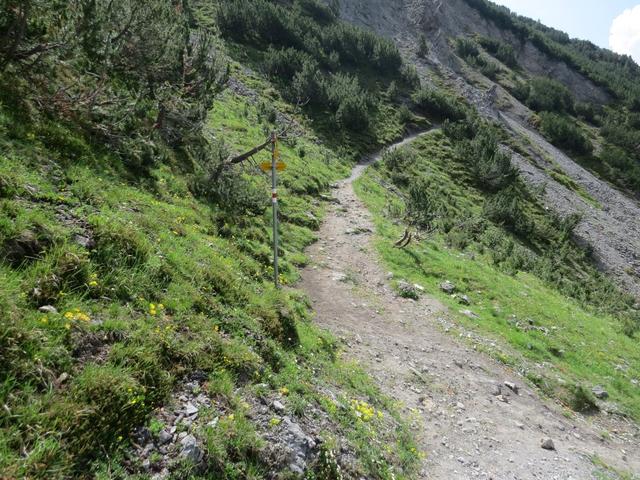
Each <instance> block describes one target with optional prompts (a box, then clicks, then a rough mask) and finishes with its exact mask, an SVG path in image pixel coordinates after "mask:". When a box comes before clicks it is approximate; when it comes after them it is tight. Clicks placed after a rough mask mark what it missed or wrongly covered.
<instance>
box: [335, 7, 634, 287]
mask: <svg viewBox="0 0 640 480" xmlns="http://www.w3.org/2000/svg"><path fill="white" fill-rule="evenodd" d="M472 3H473V2H472ZM341 15H342V17H343V18H344V19H346V20H348V21H350V22H353V23H355V24H358V25H362V26H365V27H367V28H371V29H373V30H375V31H376V32H378V33H379V34H381V35H384V36H386V37H389V38H392V39H393V40H394V41H395V42H396V43H397V45H398V47H399V48H400V50H401V51H402V52H403V54H404V56H405V57H406V58H407V59H410V61H411V62H412V63H413V64H414V65H416V67H417V70H418V72H419V74H420V77H421V79H422V81H423V82H424V83H426V84H437V85H442V84H444V85H446V86H448V87H449V88H451V89H452V90H453V91H455V92H456V93H457V94H459V95H461V96H463V97H464V98H465V99H466V100H468V101H469V102H470V103H472V104H473V105H474V106H476V107H477V109H478V111H479V112H480V113H481V114H482V115H483V116H485V117H486V118H489V119H491V120H493V121H495V122H497V123H499V124H500V125H502V126H503V127H504V128H505V129H506V130H507V131H508V132H509V135H510V136H512V137H513V138H515V139H516V140H515V141H516V142H518V143H521V142H524V144H525V145H526V146H525V149H526V152H527V155H526V157H527V158H524V157H523V156H522V155H520V154H519V153H516V152H514V151H511V155H512V158H513V161H514V163H515V164H517V165H518V167H519V168H520V170H521V171H522V172H523V174H524V175H523V176H524V178H525V179H527V180H528V181H529V182H530V183H531V184H532V185H534V186H537V187H542V188H545V190H546V195H545V200H546V203H547V204H548V206H549V207H550V208H552V209H555V210H557V211H559V212H561V213H562V214H563V215H570V214H578V215H580V216H581V222H580V223H579V225H578V227H577V229H576V231H575V233H576V235H577V236H578V237H579V239H580V241H581V242H583V243H584V244H585V245H588V247H589V248H590V249H592V251H593V254H594V257H595V259H596V261H597V263H598V264H599V265H600V267H601V268H602V270H603V271H606V272H608V273H609V274H611V275H613V276H615V277H616V278H617V279H618V281H619V282H620V284H621V285H623V286H624V288H625V289H627V290H628V291H629V292H632V293H633V294H634V295H636V296H638V295H640V206H639V204H638V196H637V194H633V193H630V192H629V191H623V190H621V189H619V188H617V187H616V186H615V185H612V184H611V183H610V182H608V181H607V179H606V178H602V176H598V175H594V172H593V171H589V169H586V168H584V167H583V166H582V165H581V164H580V162H579V161H576V160H575V159H573V158H572V156H573V155H572V154H571V153H570V152H566V151H562V150H561V149H560V148H558V147H557V146H554V145H553V144H551V143H550V142H549V141H547V139H545V138H543V137H542V135H540V134H539V132H538V131H536V128H535V127H534V125H533V124H532V117H533V116H534V113H535V112H534V111H532V109H531V108H529V106H527V105H526V104H525V103H524V102H523V101H521V100H519V99H517V98H516V97H515V96H514V95H513V93H512V92H511V91H510V90H511V88H510V87H511V86H512V82H513V79H514V78H517V79H525V78H534V77H538V76H545V77H550V78H553V79H556V80H557V81H559V82H561V83H562V84H563V85H565V86H566V87H567V88H568V89H569V91H570V92H571V93H572V94H573V95H574V96H575V98H576V100H577V101H579V102H586V103H589V104H595V105H598V106H606V105H608V104H610V103H611V102H613V101H614V98H613V96H612V95H611V92H609V91H607V89H606V88H604V87H603V86H601V85H598V84H596V83H595V82H594V81H593V80H592V79H590V78H589V77H588V76H586V75H585V74H583V73H581V72H579V71H577V70H576V69H575V68H573V67H572V66H571V65H569V64H568V63H567V62H566V61H563V60H561V59H558V58H554V57H553V56H550V55H549V54H547V53H546V52H544V51H542V50H541V49H540V48H538V47H537V46H536V45H535V44H534V43H533V42H532V41H531V40H530V39H527V40H524V41H523V40H521V39H520V38H519V37H518V36H517V35H516V34H515V33H513V32H512V31H510V30H509V29H506V28H504V27H503V26H500V25H499V24H498V23H497V22H496V21H494V20H492V19H491V18H487V16H486V15H483V14H482V13H481V12H480V11H479V10H478V9H476V8H474V7H473V6H471V4H470V3H469V2H467V1H466V0H451V1H442V0H391V1H383V0H343V1H342V2H341ZM478 37H486V38H490V39H493V40H497V41H498V42H502V43H505V44H508V45H511V46H512V47H513V49H514V54H515V59H516V61H517V65H518V67H517V69H515V72H514V71H512V72H511V73H512V76H511V78H509V79H504V78H502V77H501V78H496V77H493V78H490V76H487V75H483V73H482V71H481V69H479V68H477V66H474V65H469V64H468V62H466V61H465V59H464V58H461V56H460V55H459V52H457V50H456V40H457V39H460V38H478ZM422 41H425V42H426V44H427V45H428V53H427V54H425V55H421V54H420V52H419V50H420V43H421V42H422ZM494 60H497V59H494ZM500 66H501V67H502V68H507V69H508V67H506V66H505V65H504V64H500ZM509 70H511V69H509ZM516 81H518V80H516ZM599 141H600V140H599V139H596V140H595V142H596V143H598V142H599ZM596 148H597V147H596ZM559 170H560V171H561V172H562V173H563V174H562V178H561V179H560V181H559V178H558V171H559ZM567 178H568V179H569V181H568V182H567ZM585 194H586V195H585Z"/></svg>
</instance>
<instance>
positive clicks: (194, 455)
mask: <svg viewBox="0 0 640 480" xmlns="http://www.w3.org/2000/svg"><path fill="white" fill-rule="evenodd" d="M180 444H181V445H182V452H180V455H181V456H183V457H184V458H187V459H189V460H191V461H192V462H193V463H198V462H199V461H200V460H201V459H202V450H200V448H199V447H198V441H197V440H196V437H194V436H193V435H187V436H186V437H184V438H183V439H182V440H181V441H180Z"/></svg>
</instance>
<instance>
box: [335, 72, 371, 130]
mask: <svg viewBox="0 0 640 480" xmlns="http://www.w3.org/2000/svg"><path fill="white" fill-rule="evenodd" d="M325 91H326V96H327V101H328V102H329V105H331V106H332V107H333V108H334V109H335V112H336V114H335V115H336V121H337V122H338V124H340V125H342V126H343V127H345V128H348V129H350V130H358V131H363V130H366V129H367V127H368V126H369V115H368V109H369V101H368V97H367V95H366V92H364V91H363V90H362V88H361V87H360V85H359V83H358V79H357V78H355V77H350V76H349V75H344V74H341V73H338V74H336V75H333V76H332V77H331V79H330V81H328V82H327V83H326V84H325Z"/></svg>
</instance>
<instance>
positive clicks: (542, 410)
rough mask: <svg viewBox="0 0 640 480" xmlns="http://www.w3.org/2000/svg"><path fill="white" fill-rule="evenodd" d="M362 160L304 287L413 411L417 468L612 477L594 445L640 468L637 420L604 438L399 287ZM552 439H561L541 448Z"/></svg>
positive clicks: (438, 473)
mask: <svg viewBox="0 0 640 480" xmlns="http://www.w3.org/2000/svg"><path fill="white" fill-rule="evenodd" d="M376 158H377V157H373V158H370V159H368V160H367V162H366V163H367V164H369V163H371V162H372V161H375V160H376ZM364 168H365V167H364V166H358V167H356V168H355V169H354V174H353V175H352V176H351V177H350V178H349V179H347V180H345V181H343V182H342V183H340V184H339V185H338V188H337V189H336V190H335V197H336V200H337V203H336V205H334V206H332V210H331V211H330V212H329V214H328V217H327V219H326V221H325V223H324V224H323V226H322V228H321V231H320V233H319V238H320V239H319V241H318V242H317V243H316V244H315V245H313V246H312V247H311V248H310V249H309V252H308V254H309V256H310V258H311V259H312V262H311V264H310V266H309V267H308V268H307V269H305V271H304V272H303V282H302V287H303V288H304V289H305V290H306V291H307V292H308V294H309V296H310V297H311V299H312V301H313V306H314V308H315V311H316V312H317V319H316V321H317V323H318V324H319V325H320V326H322V327H324V328H327V329H328V330H330V331H332V332H333V333H334V334H335V335H337V336H339V337H342V338H344V339H345V342H346V344H347V346H348V349H347V355H348V356H350V357H351V358H353V359H356V360H358V361H359V362H360V364H361V365H362V366H363V367H364V368H365V369H366V370H368V371H369V372H370V374H371V375H372V376H373V377H374V378H375V379H376V380H377V382H378V383H379V385H380V387H381V388H382V390H383V391H384V392H385V393H386V394H387V395H389V396H390V397H392V398H394V399H396V400H398V401H401V402H402V404H403V405H404V406H405V407H406V411H407V413H408V414H410V415H411V417H412V418H413V420H414V424H415V427H416V429H417V431H418V435H419V441H420V444H421V448H422V450H423V451H425V452H426V453H427V459H426V461H425V464H424V469H423V471H422V473H421V474H420V478H422V479H443V480H444V479H447V480H449V479H454V480H455V479H475V478H480V479H494V480H503V479H505V480H506V479H518V480H526V479H544V480H553V479H558V480H569V479H575V480H586V479H592V478H603V477H596V476H595V474H594V470H595V467H594V466H593V463H592V461H591V460H590V456H592V455H597V456H598V457H599V458H601V459H603V460H604V461H605V462H606V463H607V464H609V465H612V466H615V467H617V468H620V469H622V470H625V471H632V472H640V449H639V448H638V447H637V442H638V437H637V435H638V434H637V430H636V431H635V435H636V437H635V439H634V438H633V435H634V434H633V433H627V434H625V433H624V431H625V429H624V428H623V429H621V430H620V431H617V433H615V434H613V435H612V436H611V438H610V439H608V440H606V441H604V440H602V439H601V437H600V435H599V434H600V432H601V431H602V430H601V428H602V427H601V426H600V427H598V426H596V425H598V424H599V423H600V422H601V421H602V419H597V418H590V419H587V418H584V417H582V416H575V417H573V418H571V419H568V418H566V417H565V416H563V415H562V410H561V408H560V407H559V406H557V405H556V404H554V403H553V402H550V401H546V400H543V399H541V397H540V396H539V395H538V393H537V392H536V391H534V390H532V389H531V388H529V386H528V385H526V384H525V383H524V382H523V379H522V378H520V376H519V375H518V374H517V373H515V372H513V371H511V370H509V369H508V368H506V367H505V366H503V365H501V364H498V363H497V362H495V361H494V360H492V359H491V358H490V357H488V356H486V355H484V354H482V353H479V352H477V351H476V350H475V347H472V346H470V345H469V344H468V343H467V342H463V341H462V340H460V339H458V338H455V337H453V336H452V335H450V334H447V333H446V332H445V331H444V330H445V329H444V328H443V324H446V322H448V321H449V320H446V318H447V312H446V310H445V307H444V306H443V305H441V304H440V303H439V302H438V301H436V300H434V299H431V298H428V297H426V296H423V297H422V298H421V300H419V301H417V302H414V301H412V300H407V299H402V298H399V297H397V296H396V295H395V294H394V293H393V291H392V290H391V288H390V286H389V284H388V283H389V280H388V278H387V273H386V272H385V271H384V270H383V269H382V267H381V266H380V264H379V263H378V260H377V257H376V254H375V253H374V249H373V246H372V234H371V233H367V232H371V231H373V230H374V226H373V223H372V219H371V215H370V213H369V212H368V211H367V209H366V208H365V207H364V205H363V204H362V203H361V202H360V200H359V199H358V198H357V197H356V195H355V193H354V191H353V188H352V183H353V181H354V180H356V179H357V177H358V176H359V175H360V174H361V173H362V172H363V170H364ZM354 231H357V232H363V233H360V234H358V235H354V234H353V232H354ZM443 280H444V279H443ZM505 382H508V383H511V382H512V383H513V384H515V385H516V386H517V387H518V388H517V390H518V392H517V393H516V392H515V391H514V390H512V389H511V388H509V387H508V386H506V385H505ZM634 428H635V427H631V426H629V428H628V430H626V431H628V432H631V431H633V429H634ZM547 439H550V440H552V441H553V443H554V446H555V448H556V450H546V449H543V448H542V446H541V445H542V442H543V441H544V440H547ZM634 441H635V443H633V442H634ZM605 478H606V477H605Z"/></svg>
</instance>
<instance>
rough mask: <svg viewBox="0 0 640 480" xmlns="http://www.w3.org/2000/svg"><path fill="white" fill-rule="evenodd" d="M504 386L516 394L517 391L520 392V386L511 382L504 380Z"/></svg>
mask: <svg viewBox="0 0 640 480" xmlns="http://www.w3.org/2000/svg"><path fill="white" fill-rule="evenodd" d="M504 386H505V387H507V388H508V389H509V390H511V391H512V392H513V393H515V394H516V395H518V393H519V392H520V388H519V387H518V385H516V384H515V383H513V382H504Z"/></svg>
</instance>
